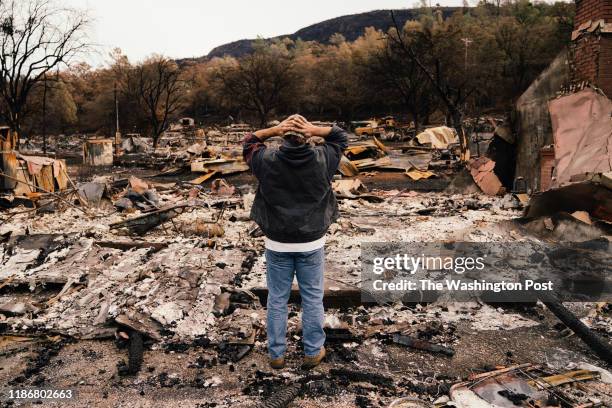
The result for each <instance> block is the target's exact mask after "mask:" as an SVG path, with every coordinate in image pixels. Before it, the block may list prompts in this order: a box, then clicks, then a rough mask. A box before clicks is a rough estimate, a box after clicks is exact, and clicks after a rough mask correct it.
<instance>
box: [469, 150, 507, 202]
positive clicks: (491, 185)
mask: <svg viewBox="0 0 612 408" xmlns="http://www.w3.org/2000/svg"><path fill="white" fill-rule="evenodd" d="M468 167H469V169H470V173H471V174H472V178H473V179H474V182H476V184H477V185H478V187H480V189H481V190H482V191H483V192H484V193H485V194H488V195H498V194H501V193H502V192H503V186H502V183H501V181H499V178H498V177H497V175H496V174H495V172H494V171H493V169H494V168H495V162H494V161H493V160H491V159H489V158H487V157H479V158H478V159H473V160H471V161H470V162H469V164H468Z"/></svg>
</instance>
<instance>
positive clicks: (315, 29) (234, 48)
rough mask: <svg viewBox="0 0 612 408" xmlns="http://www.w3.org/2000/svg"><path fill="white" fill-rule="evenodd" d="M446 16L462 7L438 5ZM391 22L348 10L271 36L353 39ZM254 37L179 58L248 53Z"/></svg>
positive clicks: (408, 14) (378, 14) (400, 15)
mask: <svg viewBox="0 0 612 408" xmlns="http://www.w3.org/2000/svg"><path fill="white" fill-rule="evenodd" d="M441 10H442V13H443V15H444V16H445V17H448V16H450V15H451V14H453V13H454V12H455V11H457V10H461V7H441ZM393 12H394V13H395V17H396V19H397V20H398V23H399V24H400V25H402V26H403V25H404V23H405V22H406V21H407V20H413V19H416V18H418V16H419V12H420V10H419V9H399V10H393ZM392 25H393V22H392V21H391V10H374V11H368V12H366V13H359V14H351V15H346V16H341V17H336V18H332V19H330V20H325V21H322V22H320V23H317V24H313V25H311V26H308V27H305V28H302V29H300V30H298V31H296V32H295V33H293V34H288V35H280V36H278V37H274V38H286V37H288V38H291V39H292V40H297V39H298V38H301V39H302V40H304V41H317V42H320V43H323V44H326V43H328V42H329V38H330V37H331V36H332V35H333V34H335V33H339V34H342V35H343V36H344V37H345V38H346V39H347V40H348V41H354V40H356V39H357V38H358V37H359V36H360V35H362V34H363V32H364V30H365V29H366V27H374V28H376V29H377V30H384V31H386V30H388V29H389V28H390V27H391V26H392ZM253 41H255V40H254V39H244V40H238V41H234V42H231V43H227V44H223V45H220V46H218V47H216V48H214V49H213V50H212V51H210V53H209V54H208V55H207V56H204V57H200V58H194V59H184V60H181V61H179V62H187V61H194V60H195V61H201V60H205V59H208V58H213V57H223V56H224V55H228V56H232V57H241V56H243V55H245V54H248V53H250V52H251V51H252V50H253V48H252V43H253Z"/></svg>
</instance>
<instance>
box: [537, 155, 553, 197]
mask: <svg viewBox="0 0 612 408" xmlns="http://www.w3.org/2000/svg"><path fill="white" fill-rule="evenodd" d="M554 169H555V149H554V148H553V147H552V146H544V147H543V148H542V149H541V150H540V191H546V190H548V189H550V185H551V184H552V176H553V171H554Z"/></svg>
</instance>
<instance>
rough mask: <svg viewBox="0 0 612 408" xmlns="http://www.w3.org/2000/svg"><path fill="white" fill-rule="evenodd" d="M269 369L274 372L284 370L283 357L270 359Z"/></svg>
mask: <svg viewBox="0 0 612 408" xmlns="http://www.w3.org/2000/svg"><path fill="white" fill-rule="evenodd" d="M270 367H272V368H273V369H275V370H281V369H283V368H285V357H279V358H275V359H270Z"/></svg>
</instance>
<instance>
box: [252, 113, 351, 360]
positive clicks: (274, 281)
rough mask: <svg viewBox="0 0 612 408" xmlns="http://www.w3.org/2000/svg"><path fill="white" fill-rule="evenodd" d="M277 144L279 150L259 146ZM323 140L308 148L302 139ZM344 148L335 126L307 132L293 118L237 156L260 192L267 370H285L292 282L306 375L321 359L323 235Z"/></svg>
mask: <svg viewBox="0 0 612 408" xmlns="http://www.w3.org/2000/svg"><path fill="white" fill-rule="evenodd" d="M273 136H282V137H283V138H284V141H283V144H282V145H281V146H280V148H278V149H270V148H266V145H265V144H264V143H263V142H264V141H265V140H266V139H268V138H270V137H273ZM313 136H317V137H321V138H323V139H325V143H324V144H323V145H320V146H314V147H313V146H311V145H310V144H309V143H307V142H308V138H310V137H313ZM346 146H347V135H346V132H345V131H344V130H342V129H341V128H339V127H337V126H333V127H320V126H314V125H313V124H311V123H310V122H308V121H307V120H306V119H305V118H304V117H302V116H300V115H293V116H290V117H289V118H287V119H285V120H284V121H283V122H281V123H280V124H279V125H277V126H274V127H271V128H269V129H262V130H258V131H256V132H255V133H253V134H251V135H249V136H247V137H246V138H245V140H244V146H243V154H244V159H245V161H246V162H247V163H248V165H249V167H250V168H251V171H252V172H253V174H254V175H255V177H257V180H258V181H259V186H258V188H257V194H256V195H255V201H254V202H253V207H252V209H251V219H253V220H254V221H255V222H257V224H258V225H259V227H260V228H261V230H262V231H263V233H264V235H265V245H266V265H267V275H266V280H267V284H268V304H267V308H268V322H267V324H268V330H267V331H268V351H269V354H270V365H271V366H272V368H275V369H281V368H283V367H284V366H285V357H284V355H285V350H286V349H287V340H286V334H287V302H288V300H289V294H290V292H291V284H292V282H293V274H294V273H295V275H296V276H297V281H298V285H299V288H300V296H301V298H302V335H303V341H304V354H305V357H304V364H303V367H305V368H312V367H315V366H317V365H318V364H319V363H320V362H321V361H322V360H323V358H324V357H325V347H324V346H323V345H324V343H325V332H324V331H323V321H324V312H323V270H324V260H325V254H324V250H323V246H324V245H325V233H326V232H327V229H328V228H329V226H330V225H331V224H332V223H333V222H334V221H335V220H336V219H337V218H338V204H337V202H336V197H335V196H334V192H333V191H332V188H331V181H332V178H333V177H334V174H335V173H336V170H337V169H338V165H339V164H340V158H341V157H342V152H343V151H344V149H345V148H346Z"/></svg>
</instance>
